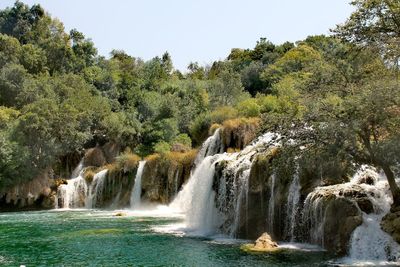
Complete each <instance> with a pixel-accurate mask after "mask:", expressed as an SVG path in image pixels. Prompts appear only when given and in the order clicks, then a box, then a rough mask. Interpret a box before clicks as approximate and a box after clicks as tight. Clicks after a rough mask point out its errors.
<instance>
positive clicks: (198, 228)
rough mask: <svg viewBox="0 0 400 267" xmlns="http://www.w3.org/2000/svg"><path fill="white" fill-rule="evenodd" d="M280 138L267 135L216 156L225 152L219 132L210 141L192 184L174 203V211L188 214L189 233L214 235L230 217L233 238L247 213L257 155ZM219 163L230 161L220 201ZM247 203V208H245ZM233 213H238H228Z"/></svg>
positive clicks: (190, 179) (190, 181) (221, 183)
mask: <svg viewBox="0 0 400 267" xmlns="http://www.w3.org/2000/svg"><path fill="white" fill-rule="evenodd" d="M276 138H277V135H275V134H272V133H267V134H265V135H263V136H261V137H260V138H258V139H257V140H256V141H255V142H253V143H252V144H251V145H249V146H247V147H246V148H245V149H244V150H243V151H241V152H239V153H232V154H228V153H224V154H216V155H214V156H210V154H211V155H212V154H215V153H218V151H222V148H221V147H219V146H220V144H221V140H220V133H219V130H217V131H216V132H215V133H214V135H213V136H211V137H210V138H209V139H207V141H206V142H205V143H204V145H203V147H202V149H201V151H200V152H199V155H198V157H197V162H198V163H197V164H196V168H195V169H194V171H193V172H192V174H191V176H190V178H189V181H188V183H187V184H186V185H185V186H184V187H183V189H182V190H181V191H180V192H179V193H178V195H177V197H176V198H175V200H174V201H173V202H172V203H171V204H170V208H172V209H174V210H179V211H181V212H183V213H185V215H186V220H185V223H186V228H187V230H188V231H189V232H193V233H195V234H200V235H209V234H213V233H215V232H217V229H218V228H219V227H221V226H222V224H223V222H224V220H226V218H225V217H226V216H230V217H232V218H233V219H232V220H231V221H232V223H231V224H229V226H227V228H225V229H224V230H225V231H224V232H227V233H228V234H229V235H231V236H234V235H235V233H236V231H237V230H238V227H239V217H240V216H239V215H240V213H241V212H242V211H243V210H244V211H246V212H247V204H248V202H247V199H248V196H247V195H248V178H249V174H250V169H251V165H252V161H253V159H254V156H255V155H256V154H257V153H259V152H262V151H265V150H266V149H268V148H269V147H270V146H271V145H272V144H276V142H275V140H276ZM218 147H219V148H218ZM219 162H226V165H225V168H224V173H223V177H221V179H220V180H219V181H218V198H217V199H216V192H215V191H214V190H213V182H214V176H215V166H216V164H217V163H219ZM232 174H233V176H234V178H233V180H232V179H231V176H232ZM228 187H229V190H228ZM216 200H217V202H216ZM243 204H244V205H246V207H244V208H243ZM217 207H218V208H217ZM230 207H232V209H231V208H230ZM230 210H232V211H233V213H234V214H232V213H231V214H225V212H228V211H230Z"/></svg>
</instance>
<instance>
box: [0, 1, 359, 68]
mask: <svg viewBox="0 0 400 267" xmlns="http://www.w3.org/2000/svg"><path fill="white" fill-rule="evenodd" d="M22 2H24V3H26V4H29V5H32V4H34V3H39V4H41V5H42V6H43V7H44V8H45V9H46V10H47V11H48V12H49V13H50V14H51V15H52V16H53V17H57V18H59V19H60V20H61V21H62V22H63V23H64V25H65V28H66V30H68V31H69V30H70V29H73V28H76V29H78V30H79V31H81V32H83V33H84V34H85V36H86V37H88V38H91V39H92V40H93V42H94V43H95V45H96V47H97V48H98V51H99V54H101V55H104V56H108V55H109V53H110V51H111V50H112V49H122V50H124V51H125V52H127V53H128V54H130V55H132V56H135V57H141V58H143V59H145V60H147V59H150V58H152V57H154V56H157V55H161V54H162V53H164V52H165V51H168V52H169V53H170V54H171V56H172V59H173V61H174V65H175V67H176V68H177V69H180V70H185V69H186V66H187V65H188V64H189V62H190V61H198V62H199V63H200V64H207V63H211V62H212V61H214V60H218V59H224V58H225V57H226V56H227V55H228V54H229V52H230V50H231V48H234V47H235V48H236V47H237V48H253V47H254V45H255V43H256V41H257V40H258V39H259V38H260V37H266V38H268V39H269V40H271V41H272V42H274V43H277V44H279V43H283V42H284V41H297V40H301V39H304V38H305V37H307V36H308V35H314V34H328V33H329V29H331V28H333V27H335V25H336V24H338V23H342V22H344V21H345V20H346V18H347V17H348V16H349V15H350V13H351V11H352V10H353V8H352V7H351V6H350V5H349V4H348V3H349V2H350V0H201V1H200V0H198V1H195V0H142V1H137V0H129V1H128V0H64V1H63V0H23V1H22ZM13 4H14V0H1V2H0V8H1V9H3V8H5V7H7V6H11V5H13Z"/></svg>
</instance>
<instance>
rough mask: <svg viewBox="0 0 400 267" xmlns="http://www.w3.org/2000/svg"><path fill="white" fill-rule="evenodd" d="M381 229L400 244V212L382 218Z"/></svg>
mask: <svg viewBox="0 0 400 267" xmlns="http://www.w3.org/2000/svg"><path fill="white" fill-rule="evenodd" d="M381 227H382V229H383V231H385V232H387V233H388V234H390V235H391V236H392V237H393V239H394V240H396V242H397V243H399V244H400V211H396V212H390V213H388V214H386V215H385V216H384V217H383V218H382V222H381Z"/></svg>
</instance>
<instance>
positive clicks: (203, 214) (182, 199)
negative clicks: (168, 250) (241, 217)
mask: <svg viewBox="0 0 400 267" xmlns="http://www.w3.org/2000/svg"><path fill="white" fill-rule="evenodd" d="M223 150H224V148H223V144H222V139H221V130H220V129H217V130H216V131H215V132H214V134H213V135H212V136H210V137H209V138H207V140H206V141H205V142H204V143H203V145H202V148H201V149H200V151H199V153H198V154H197V157H196V159H195V163H194V169H192V172H191V174H190V178H189V181H188V182H187V184H185V185H184V186H183V188H182V190H181V191H180V192H179V193H178V194H177V196H176V197H175V199H174V200H173V201H172V203H171V204H170V205H169V207H170V208H172V209H173V210H176V211H179V212H182V213H184V214H185V217H186V218H185V224H186V228H187V230H188V231H191V232H193V233H194V234H198V235H208V234H212V233H214V232H215V229H216V227H217V226H218V218H219V217H220V216H218V211H217V209H216V206H215V200H214V199H215V192H214V191H213V190H212V184H213V178H214V173H215V164H216V163H217V162H218V161H219V160H222V158H223V155H224V154H218V153H222V152H223ZM214 155H215V156H214Z"/></svg>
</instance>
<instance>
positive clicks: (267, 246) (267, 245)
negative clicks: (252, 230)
mask: <svg viewBox="0 0 400 267" xmlns="http://www.w3.org/2000/svg"><path fill="white" fill-rule="evenodd" d="M241 249H242V250H244V251H248V252H272V251H276V250H277V249H278V244H277V243H276V242H275V241H273V240H272V238H271V236H270V235H269V234H268V233H263V234H262V235H261V236H260V237H259V238H258V239H257V240H256V242H255V244H246V245H243V246H242V247H241Z"/></svg>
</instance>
